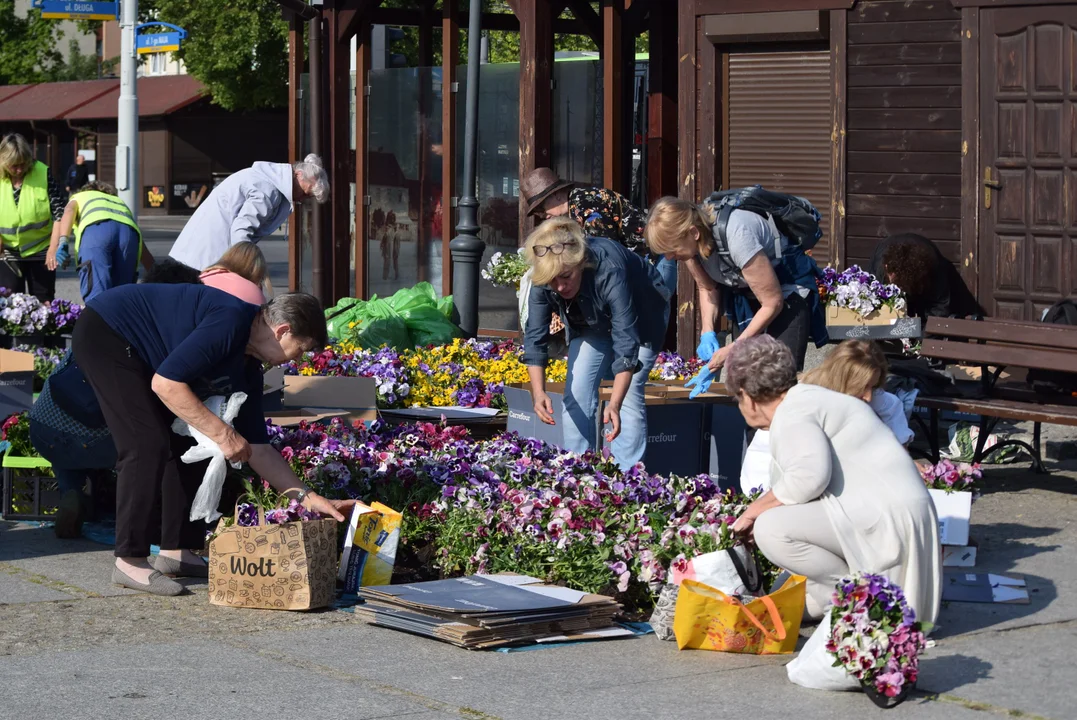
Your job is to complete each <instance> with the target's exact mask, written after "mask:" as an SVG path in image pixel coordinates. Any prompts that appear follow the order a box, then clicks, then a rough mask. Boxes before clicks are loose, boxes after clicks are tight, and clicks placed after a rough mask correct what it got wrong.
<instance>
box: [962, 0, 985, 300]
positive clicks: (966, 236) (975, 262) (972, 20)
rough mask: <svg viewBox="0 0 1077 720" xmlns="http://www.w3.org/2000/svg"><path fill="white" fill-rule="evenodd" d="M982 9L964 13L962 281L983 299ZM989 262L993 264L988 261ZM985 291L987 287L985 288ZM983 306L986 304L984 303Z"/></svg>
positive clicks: (964, 10)
mask: <svg viewBox="0 0 1077 720" xmlns="http://www.w3.org/2000/svg"><path fill="white" fill-rule="evenodd" d="M980 172H981V171H980V9H979V8H975V7H967V8H964V9H962V10H961V263H960V267H959V269H960V271H961V279H962V280H964V281H965V284H966V285H968V288H969V290H970V291H971V292H972V295H973V297H975V298H977V299H980V295H979V284H980V282H979V280H980V273H979V268H980V207H981V205H980V197H981V195H980V193H981V189H980ZM986 262H993V259H992V258H987V260H986ZM985 290H986V288H985ZM981 304H985V303H983V301H981Z"/></svg>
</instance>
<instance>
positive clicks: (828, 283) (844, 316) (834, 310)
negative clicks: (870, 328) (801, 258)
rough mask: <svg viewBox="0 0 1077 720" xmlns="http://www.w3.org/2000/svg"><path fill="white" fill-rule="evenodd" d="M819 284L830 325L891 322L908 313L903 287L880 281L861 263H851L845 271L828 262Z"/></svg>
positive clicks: (882, 323) (817, 282)
mask: <svg viewBox="0 0 1077 720" xmlns="http://www.w3.org/2000/svg"><path fill="white" fill-rule="evenodd" d="M816 285H817V286H818V288H819V297H820V299H821V300H822V302H823V305H824V306H825V307H826V309H827V311H826V322H827V325H830V326H849V325H889V324H890V323H891V322H892V321H893V320H896V319H897V318H903V317H905V296H904V294H903V293H902V291H901V288H899V287H898V286H897V285H889V284H885V283H882V282H879V280H878V279H877V278H876V277H875V276H874V275H872V274H871V273H869V272H867V271H865V270H863V269H861V268H860V266H859V265H851V266H850V267H849V268H848V269H846V270H844V271H843V272H838V271H837V269H835V268H833V267H830V266H827V267H826V268H824V269H823V271H822V274H821V275H820V276H819V278H818V279H817V281H816Z"/></svg>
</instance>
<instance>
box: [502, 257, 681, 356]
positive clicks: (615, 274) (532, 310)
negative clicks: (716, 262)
mask: <svg viewBox="0 0 1077 720" xmlns="http://www.w3.org/2000/svg"><path fill="white" fill-rule="evenodd" d="M586 262H587V265H589V266H590V267H587V268H585V269H584V271H583V280H582V282H581V283H580V292H579V294H578V295H577V296H576V298H575V300H576V303H577V305H578V306H579V309H580V312H581V314H582V315H583V318H584V320H586V322H587V326H588V329H587V332H588V333H600V334H605V335H609V336H611V337H612V340H613V352H614V358H613V365H612V367H611V371H612V372H613V374H615V375H616V374H618V373H621V372H624V371H626V370H631V371H632V372H635V371H636V368H638V366H639V348H640V346H641V345H642V346H645V347H651V348H655V349H658V348H660V347H661V346H662V342H663V340H665V337H666V323H667V321H668V309H669V297H670V294H671V293H670V290H668V289H667V288H666V286H665V285H664V284H663V283H662V278H661V276H660V275H659V274H658V271H657V270H656V269H655V267H654V265H652V264H651V263H649V262H647V261H646V260H645V259H644V258H642V257H640V256H639V255H636V254H634V253H632V252H630V251H629V250H627V249H626V248H625V247H624V246H623V245H621V244H620V243H617V242H614V241H613V240H609V239H607V238H599V237H589V238H587V261H586ZM567 305H568V303H567V301H566V300H565V299H564V298H562V297H561V296H560V295H558V294H557V293H556V292H554V291H553V290H551V289H550V288H548V287H545V286H538V285H535V286H532V288H531V295H530V297H529V299H528V311H527V327H526V328H525V329H524V356H523V363H524V365H530V366H536V367H545V366H546V362H547V361H548V360H549V352H548V350H547V347H546V338H547V335H548V334H549V331H550V320H551V318H552V317H553V314H554V313H555V312H556V313H557V314H558V315H560V316H561V321H562V322H563V323H564V325H565V328H566V329H567V334H568V339H569V340H570V341H571V340H572V337H573V332H574V329H573V328H572V327H571V326H570V325H569V322H568V310H567ZM576 334H579V332H578V331H577V332H576Z"/></svg>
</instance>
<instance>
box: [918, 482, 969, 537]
mask: <svg viewBox="0 0 1077 720" xmlns="http://www.w3.org/2000/svg"><path fill="white" fill-rule="evenodd" d="M927 492H928V494H929V495H931V500H932V501H933V502H934V503H935V513H936V514H937V515H938V516H939V541H940V542H941V543H942V544H943V545H968V544H969V520H970V518H971V517H972V493H971V492H952V493H948V492H946V491H945V490H928V491H927Z"/></svg>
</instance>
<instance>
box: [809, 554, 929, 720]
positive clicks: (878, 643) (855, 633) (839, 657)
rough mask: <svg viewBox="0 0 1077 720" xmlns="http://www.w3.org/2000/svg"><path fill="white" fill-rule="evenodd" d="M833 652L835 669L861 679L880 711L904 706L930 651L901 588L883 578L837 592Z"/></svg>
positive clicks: (867, 578) (865, 576)
mask: <svg viewBox="0 0 1077 720" xmlns="http://www.w3.org/2000/svg"><path fill="white" fill-rule="evenodd" d="M830 628H831V629H830V639H829V640H828V641H827V644H826V649H827V652H829V653H831V654H832V655H833V656H834V658H835V661H834V667H843V668H845V670H846V671H847V672H848V673H849V674H850V675H852V676H853V677H855V678H856V679H857V680H858V681H859V682H860V685H861V687H862V688H863V689H864V692H865V694H867V695H868V697H870V698H871V699H872V701H873V702H874V703H875V704H876V705H878V706H879V707H884V708H890V707H896V706H897V705H899V704H901V703H902V702H903V701H904V700H905V698H906V697H907V696H908V694H909V692H910V691H911V690H912V689H913V687H915V685H916V677H917V675H918V673H919V657H920V653H922V652H923V651H924V648H925V647H926V640H925V638H924V632H925V631H926V630H929V629H930V626H929V625H927V624H925V623H918V622H916V613H915V612H914V611H913V609H912V608H910V607H909V604H908V602H906V600H905V595H904V593H902V591H901V588H900V587H898V586H897V585H895V584H893V583H891V582H890V581H889V580H887V579H886V578H884V577H882V576H881V575H872V574H869V573H857V574H856V575H854V576H853V577H851V578H843V579H842V580H841V581H839V582H838V587H837V589H836V590H835V591H834V607H833V608H832V609H831V611H830Z"/></svg>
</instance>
